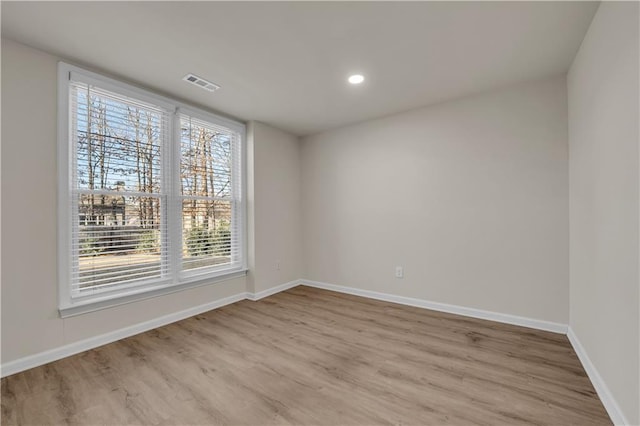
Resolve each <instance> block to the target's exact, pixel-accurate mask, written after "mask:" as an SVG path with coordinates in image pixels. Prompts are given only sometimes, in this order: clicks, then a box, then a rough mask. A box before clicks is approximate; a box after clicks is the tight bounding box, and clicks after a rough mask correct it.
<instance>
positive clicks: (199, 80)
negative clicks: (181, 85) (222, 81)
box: [182, 74, 220, 92]
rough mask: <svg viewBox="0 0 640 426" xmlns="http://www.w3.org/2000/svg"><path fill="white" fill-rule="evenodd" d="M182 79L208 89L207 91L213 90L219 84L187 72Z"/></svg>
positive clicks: (217, 87) (216, 88)
mask: <svg viewBox="0 0 640 426" xmlns="http://www.w3.org/2000/svg"><path fill="white" fill-rule="evenodd" d="M182 79H183V80H184V81H186V82H189V83H191V84H195V85H196V86H198V87H201V88H203V89H204V90H208V91H209V92H215V91H216V90H218V89H219V88H220V86H218V85H217V84H215V83H212V82H210V81H207V80H205V79H204V78H201V77H198V76H197V75H194V74H187V75H185V76H184V77H182Z"/></svg>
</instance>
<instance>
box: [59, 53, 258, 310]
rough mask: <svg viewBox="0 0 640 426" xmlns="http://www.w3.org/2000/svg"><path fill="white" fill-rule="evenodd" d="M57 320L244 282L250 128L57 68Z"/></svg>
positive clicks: (75, 70) (77, 71) (73, 69)
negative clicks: (237, 279)
mask: <svg viewBox="0 0 640 426" xmlns="http://www.w3.org/2000/svg"><path fill="white" fill-rule="evenodd" d="M59 80H60V81H59V93H60V105H59V109H60V111H59V115H60V126H59V127H60V130H59V170H60V177H59V181H60V182H59V185H60V186H59V198H60V208H59V216H60V230H59V233H60V235H59V257H60V276H59V281H60V312H61V315H62V316H68V315H73V314H76V313H81V312H85V311H90V310H94V309H98V308H101V307H104V306H109V305H113V304H118V303H123V302H127V301H130V300H135V299H138V298H142V297H150V296H152V295H154V294H162V293H166V292H169V291H176V289H178V288H181V287H186V286H193V285H199V284H203V283H208V282H211V280H214V279H222V278H227V277H231V276H235V275H238V274H242V273H244V271H245V270H246V266H245V265H246V264H245V257H246V256H245V243H244V208H245V203H244V199H243V193H244V191H243V160H242V158H243V152H242V147H243V139H244V126H243V125H242V124H241V123H237V122H233V121H230V120H227V119H224V118H221V117H218V116H216V115H213V114H210V113H206V112H203V111H200V110H197V109H195V108H192V107H189V106H187V105H184V104H181V103H179V102H175V101H172V100H170V99H167V98H164V97H160V96H157V95H154V94H152V93H149V92H146V91H143V90H140V89H137V88H134V87H132V86H129V85H126V84H123V83H120V82H117V81H114V80H111V79H107V78H105V77H102V76H99V75H96V74H94V73H90V72H88V71H84V70H81V69H79V68H76V67H73V66H70V65H67V64H63V63H61V64H60V66H59Z"/></svg>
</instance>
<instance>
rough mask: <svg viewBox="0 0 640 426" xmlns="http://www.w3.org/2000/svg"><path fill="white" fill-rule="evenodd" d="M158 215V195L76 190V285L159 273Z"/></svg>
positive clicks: (97, 284)
mask: <svg viewBox="0 0 640 426" xmlns="http://www.w3.org/2000/svg"><path fill="white" fill-rule="evenodd" d="M162 215H163V212H162V207H161V199H160V197H127V196H116V195H95V194H82V195H80V196H79V199H78V214H77V218H76V220H77V221H76V224H77V233H76V235H77V239H76V240H75V241H74V251H75V252H76V253H78V257H77V258H78V262H77V267H76V268H74V276H75V277H74V278H75V279H74V282H76V283H77V284H76V287H77V288H76V290H78V289H80V290H82V289H86V288H88V287H93V288H105V287H110V286H113V285H114V284H117V283H122V282H132V281H140V280H147V279H150V278H159V277H161V275H162V269H163V265H165V264H166V262H165V261H164V256H163V255H162V250H161V247H162V236H161V235H162V234H161V223H162V220H161V219H162Z"/></svg>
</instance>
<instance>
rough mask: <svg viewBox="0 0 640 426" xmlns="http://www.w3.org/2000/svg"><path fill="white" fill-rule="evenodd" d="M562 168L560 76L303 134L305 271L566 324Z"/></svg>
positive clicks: (330, 280)
mask: <svg viewBox="0 0 640 426" xmlns="http://www.w3.org/2000/svg"><path fill="white" fill-rule="evenodd" d="M567 173H568V171H567V104H566V86H565V79H564V76H560V77H555V78H550V79H546V80H543V81H538V82H534V83H529V84H526V85H521V86H517V87H511V88H507V89H503V90H499V91H495V92H491V93H487V94H482V95H478V96H474V97H469V98H464V99H462V100H457V101H452V102H448V103H444V104H440V105H437V106H432V107H427V108H423V109H419V110H413V111H410V112H406V113H403V114H399V115H394V116H391V117H387V118H383V119H379V120H374V121H368V122H365V123H362V124H358V125H353V126H350V127H345V128H342V129H338V130H334V131H329V132H326V133H322V134H319V135H315V136H311V137H307V138H304V139H303V145H302V176H303V189H304V190H303V233H304V239H303V241H304V250H305V271H304V272H305V273H304V277H305V278H307V279H310V280H315V281H321V282H327V283H332V284H338V285H346V286H351V287H356V288H359V289H365V290H371V291H378V292H384V293H392V294H394V295H400V296H407V297H414V298H420V299H426V300H430V301H436V302H443V303H449V304H454V305H462V306H465V307H471V308H477V309H484V310H489V311H495V312H500V313H507V314H513V315H519V316H524V317H529V318H535V319H540V320H546V321H554V322H560V323H567V321H568V303H569V284H568V283H569V277H568V226H569V225H568V194H567V192H568V188H567V183H568V177H567ZM396 265H402V266H404V268H405V277H404V279H396V278H394V266H396Z"/></svg>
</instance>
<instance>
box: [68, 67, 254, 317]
mask: <svg viewBox="0 0 640 426" xmlns="http://www.w3.org/2000/svg"><path fill="white" fill-rule="evenodd" d="M72 80H73V81H80V82H82V83H86V84H90V85H95V86H98V87H100V88H102V89H105V90H108V91H111V92H114V93H117V94H120V95H124V96H127V97H130V98H133V99H137V100H140V101H143V102H147V103H150V104H153V105H156V106H158V107H161V108H163V109H166V110H167V111H168V112H167V114H168V120H167V123H168V124H167V126H168V129H167V131H166V139H167V140H166V141H164V143H163V147H162V150H163V152H162V155H163V158H162V172H163V176H162V180H163V185H165V186H166V192H165V191H163V193H166V198H167V203H166V204H167V205H166V206H165V211H166V219H165V221H166V225H165V226H166V228H167V241H168V245H169V253H168V258H169V263H168V265H169V274H168V276H167V277H166V278H161V279H155V280H153V281H152V282H149V283H146V284H140V285H136V286H131V287H130V288H126V287H127V286H123V288H117V289H113V290H111V291H105V292H103V293H98V294H96V295H85V296H79V297H78V296H73V295H72V288H71V287H72V279H71V271H72V267H73V260H74V257H75V255H74V253H73V252H72V232H73V220H74V218H76V216H77V215H76V214H74V211H73V206H74V204H73V203H72V201H73V198H72V193H73V187H72V185H74V180H73V176H74V169H73V168H74V164H75V163H74V161H75V158H74V154H75V152H74V151H75V148H73V147H72V144H73V138H72V135H71V131H72V130H73V128H72V114H71V111H70V108H71V102H70V97H71V85H70V83H71V81H72ZM57 109H58V135H57V136H58V143H57V144H58V159H57V164H58V209H57V213H58V247H57V249H58V277H57V278H58V310H59V314H60V316H61V317H62V318H65V317H69V316H74V315H79V314H82V313H85V312H92V311H95V310H99V309H104V308H108V307H111V306H116V305H121V304H125V303H130V302H133V301H136V300H143V299H148V298H151V297H156V296H160V295H163V294H169V293H174V292H177V291H182V290H184V289H187V288H193V287H197V286H202V285H209V284H212V283H215V282H218V281H224V280H228V279H233V278H237V277H241V276H245V275H246V273H247V249H248V241H247V170H246V167H247V158H246V157H247V155H246V147H247V143H246V126H245V124H244V123H241V122H238V121H235V120H231V119H228V118H225V117H221V116H219V115H217V114H214V113H211V112H208V111H206V110H203V109H200V108H197V107H194V106H192V105H189V104H186V103H183V102H180V101H177V100H175V99H172V98H168V97H165V96H162V95H159V94H157V93H154V92H152V91H149V90H146V89H142V88H139V87H136V86H134V85H131V84H129V83H125V82H123V81H120V80H116V79H113V78H110V77H106V76H103V75H101V74H97V73H95V72H91V71H88V70H86V69H83V68H80V67H77V66H74V65H70V64H68V63H65V62H58V105H57ZM181 114H186V115H190V116H193V117H197V118H199V119H201V120H203V121H206V122H210V123H212V124H215V125H218V126H222V127H224V128H227V129H228V130H230V131H232V132H235V133H237V134H238V135H239V138H240V141H239V142H238V146H239V149H240V153H239V156H240V158H239V162H238V163H239V165H240V168H241V170H240V173H239V174H238V176H239V178H240V181H241V182H240V185H239V190H240V196H239V198H238V200H237V202H238V211H236V213H237V217H238V218H239V220H240V221H241V222H242V223H241V224H240V226H239V227H238V229H239V233H240V235H239V236H238V239H237V241H238V244H239V245H240V247H239V253H240V256H241V262H240V264H239V265H235V266H234V265H230V266H229V267H228V268H218V269H217V270H216V271H211V272H209V273H203V274H199V275H196V276H188V275H185V274H182V273H181V267H180V262H178V261H177V260H178V259H179V258H180V257H181V255H180V253H181V250H182V224H181V221H182V216H181V211H182V210H181V208H178V203H180V202H181V201H180V200H181V194H180V147H181V139H180V115H181ZM172 247H173V250H172V249H171V248H172ZM176 247H177V248H176Z"/></svg>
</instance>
